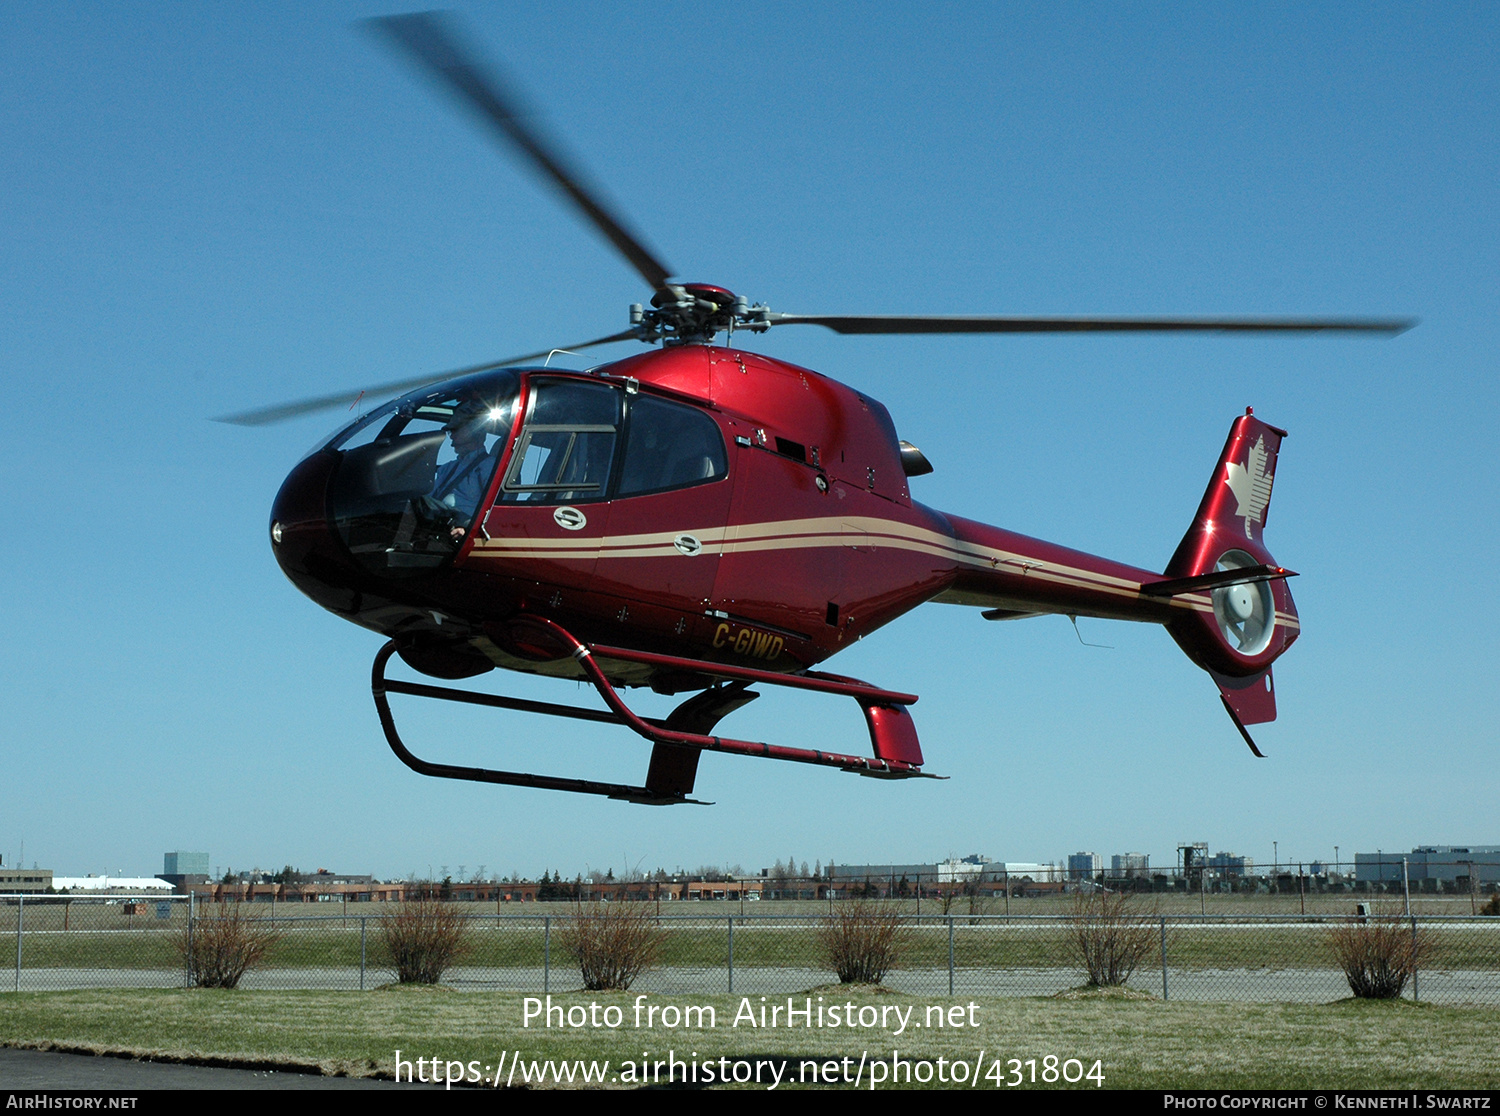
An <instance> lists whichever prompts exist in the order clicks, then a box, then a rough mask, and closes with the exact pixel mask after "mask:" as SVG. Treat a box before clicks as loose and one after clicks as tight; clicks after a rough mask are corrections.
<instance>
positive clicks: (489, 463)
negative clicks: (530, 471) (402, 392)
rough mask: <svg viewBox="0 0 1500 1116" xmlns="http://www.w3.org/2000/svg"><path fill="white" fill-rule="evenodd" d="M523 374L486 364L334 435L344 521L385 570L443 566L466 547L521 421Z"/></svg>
mask: <svg viewBox="0 0 1500 1116" xmlns="http://www.w3.org/2000/svg"><path fill="white" fill-rule="evenodd" d="M520 385H521V376H520V373H519V372H517V371H515V370H512V369H504V370H501V371H497V372H486V373H481V374H479V375H475V376H469V377H466V378H464V379H462V380H452V381H449V382H447V383H444V384H439V385H437V386H435V387H433V388H431V389H430V390H427V391H425V392H414V393H412V394H411V395H407V396H403V397H402V398H400V399H397V400H395V401H393V402H391V403H388V404H386V405H385V406H383V407H381V408H379V409H378V410H375V411H373V412H371V413H370V414H369V415H366V416H365V417H364V418H362V419H360V420H358V421H357V422H354V423H353V424H351V425H350V426H347V427H345V428H344V429H343V430H341V431H340V432H339V433H338V434H336V435H334V437H333V438H332V439H330V440H329V442H328V443H327V445H326V446H325V447H324V449H326V450H335V451H338V453H339V456H340V460H339V463H338V467H337V470H336V471H335V473H334V475H333V478H332V480H331V482H330V484H329V489H328V498H329V510H330V513H331V518H332V521H333V525H334V529H335V530H336V532H337V533H338V536H339V538H340V539H341V540H342V542H343V543H344V545H345V546H346V547H348V548H349V552H350V553H351V554H352V555H353V556H354V558H355V560H356V561H358V562H359V563H360V564H361V565H363V566H365V567H366V568H367V569H371V570H377V571H379V572H382V573H387V572H398V571H401V570H411V571H419V570H424V569H431V568H433V567H435V566H438V565H441V564H442V563H443V562H444V561H445V560H446V559H447V558H449V557H450V556H452V555H453V553H454V552H455V551H457V550H458V548H459V546H460V545H461V543H462V542H463V537H464V535H465V534H466V533H467V531H468V528H469V525H470V524H471V523H472V522H473V520H474V516H475V514H476V513H477V512H478V511H479V504H480V501H481V499H482V498H483V497H484V494H485V493H486V492H487V491H488V490H489V486H490V480H491V478H492V477H493V476H494V472H495V467H496V465H497V464H499V461H500V458H501V456H502V455H503V453H504V452H505V446H506V443H507V442H508V441H509V440H510V434H511V429H512V427H513V426H514V423H515V409H516V400H517V397H518V395H519V393H520Z"/></svg>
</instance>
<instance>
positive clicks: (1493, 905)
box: [1479, 891, 1500, 915]
mask: <svg viewBox="0 0 1500 1116" xmlns="http://www.w3.org/2000/svg"><path fill="white" fill-rule="evenodd" d="M1479 913H1480V914H1482V915H1500V891H1497V892H1495V894H1493V895H1491V896H1490V901H1489V902H1488V903H1486V904H1485V905H1484V906H1482V907H1480V908H1479Z"/></svg>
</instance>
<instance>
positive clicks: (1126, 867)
mask: <svg viewBox="0 0 1500 1116" xmlns="http://www.w3.org/2000/svg"><path fill="white" fill-rule="evenodd" d="M1109 874H1110V875H1111V876H1112V877H1114V878H1115V879H1117V880H1127V879H1133V878H1145V877H1146V876H1149V875H1150V874H1151V855H1150V854H1149V853H1143V852H1129V853H1115V854H1114V855H1113V856H1112V857H1110V858H1109Z"/></svg>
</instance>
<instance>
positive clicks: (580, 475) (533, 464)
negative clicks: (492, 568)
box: [500, 378, 622, 504]
mask: <svg viewBox="0 0 1500 1116" xmlns="http://www.w3.org/2000/svg"><path fill="white" fill-rule="evenodd" d="M531 393H532V404H531V414H530V417H529V418H528V419H527V421H526V426H525V428H524V429H523V430H522V431H521V436H520V440H519V441H518V442H517V443H516V448H515V450H514V452H513V453H512V454H511V459H510V467H509V468H508V469H507V470H506V473H505V480H504V482H503V483H502V484H501V486H500V500H501V502H502V503H530V504H563V503H582V502H585V501H591V500H603V499H605V498H606V497H607V496H608V495H609V481H610V473H611V471H612V469H613V466H614V459H615V447H616V444H617V441H618V438H619V431H620V404H621V394H622V393H621V392H620V391H619V389H617V388H613V387H609V386H607V385H604V384H590V383H584V382H581V381H578V380H549V379H542V378H538V379H533V380H532V382H531Z"/></svg>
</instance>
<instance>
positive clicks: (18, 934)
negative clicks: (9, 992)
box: [16, 895, 26, 992]
mask: <svg viewBox="0 0 1500 1116" xmlns="http://www.w3.org/2000/svg"><path fill="white" fill-rule="evenodd" d="M25 903H26V896H24V895H17V896H16V991H17V992H19V991H21V908H22V906H24V905H25Z"/></svg>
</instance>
